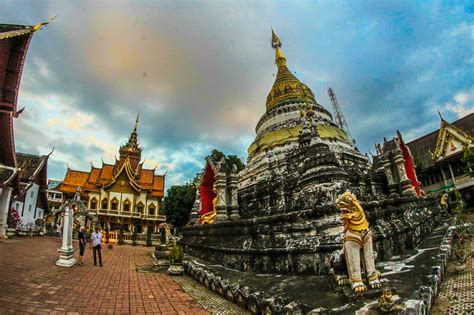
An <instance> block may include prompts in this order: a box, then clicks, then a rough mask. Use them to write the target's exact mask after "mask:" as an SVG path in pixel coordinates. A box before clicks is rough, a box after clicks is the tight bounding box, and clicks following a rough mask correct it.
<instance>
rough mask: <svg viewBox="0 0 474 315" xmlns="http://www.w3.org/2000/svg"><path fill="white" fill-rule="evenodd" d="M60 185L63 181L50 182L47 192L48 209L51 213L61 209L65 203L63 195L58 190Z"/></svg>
mask: <svg viewBox="0 0 474 315" xmlns="http://www.w3.org/2000/svg"><path fill="white" fill-rule="evenodd" d="M60 184H61V181H59V180H55V179H49V180H48V189H47V190H46V192H47V194H48V207H49V210H50V211H51V212H52V211H54V210H56V209H59V208H60V207H61V205H62V203H63V193H62V192H60V191H59V190H58V187H59V185H60Z"/></svg>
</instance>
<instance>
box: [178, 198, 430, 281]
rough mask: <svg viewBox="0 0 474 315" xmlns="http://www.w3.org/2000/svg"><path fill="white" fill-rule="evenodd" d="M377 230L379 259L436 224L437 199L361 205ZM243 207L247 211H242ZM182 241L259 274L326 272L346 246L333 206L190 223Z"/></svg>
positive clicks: (211, 258) (213, 259)
mask: <svg viewBox="0 0 474 315" xmlns="http://www.w3.org/2000/svg"><path fill="white" fill-rule="evenodd" d="M362 205H363V207H364V209H365V210H366V214H367V217H368V218H369V221H370V223H371V228H372V230H373V231H374V233H375V236H374V241H375V248H376V251H377V252H378V254H379V259H387V258H389V257H390V256H392V255H397V254H399V253H401V251H402V250H404V249H410V248H413V247H414V246H416V244H417V242H419V241H420V240H422V239H423V237H424V236H425V235H426V234H427V233H429V232H430V231H431V230H432V229H433V227H434V226H435V225H436V222H437V217H438V212H439V209H438V206H437V201H436V200H434V199H421V198H417V197H402V198H396V199H388V200H385V201H381V202H372V203H368V204H362ZM244 211H245V209H244ZM182 244H183V245H184V248H185V251H186V253H187V254H189V255H191V256H195V257H198V258H202V259H204V260H206V261H208V262H210V263H214V264H220V265H224V266H227V267H230V268H233V269H237V270H241V271H249V272H257V273H297V274H327V273H328V271H329V257H330V255H331V253H332V252H333V251H335V250H339V249H341V248H342V224H341V222H340V221H339V213H338V210H337V209H336V207H335V206H332V205H326V206H318V207H314V208H312V209H310V210H301V211H293V212H289V213H284V214H276V215H270V216H262V217H257V218H252V219H241V220H236V221H229V222H223V223H218V224H213V225H198V226H189V227H186V228H185V229H184V231H183V239H182Z"/></svg>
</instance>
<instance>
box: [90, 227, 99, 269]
mask: <svg viewBox="0 0 474 315" xmlns="http://www.w3.org/2000/svg"><path fill="white" fill-rule="evenodd" d="M91 241H92V242H91V248H92V253H93V254H94V266H97V258H96V253H97V254H98V255H99V265H100V266H101V267H102V247H101V243H102V233H100V228H99V227H98V226H96V227H95V231H94V232H92V235H91Z"/></svg>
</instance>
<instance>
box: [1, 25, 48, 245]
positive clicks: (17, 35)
mask: <svg viewBox="0 0 474 315" xmlns="http://www.w3.org/2000/svg"><path fill="white" fill-rule="evenodd" d="M47 23H48V22H47ZM47 23H42V24H37V25H35V26H29V25H11V24H0V238H4V237H5V229H6V227H7V226H6V224H7V216H8V210H9V206H10V203H11V200H10V199H11V197H12V195H16V194H18V193H20V178H19V176H18V173H19V172H18V171H19V170H18V163H17V161H16V156H15V140H14V134H13V118H18V116H19V114H21V112H22V111H23V110H20V111H17V100H18V92H19V89H20V82H21V74H22V71H23V66H24V64H25V59H26V54H27V52H28V46H29V44H30V41H31V38H32V37H33V33H34V32H35V31H37V30H39V29H40V28H41V26H42V25H45V24H47Z"/></svg>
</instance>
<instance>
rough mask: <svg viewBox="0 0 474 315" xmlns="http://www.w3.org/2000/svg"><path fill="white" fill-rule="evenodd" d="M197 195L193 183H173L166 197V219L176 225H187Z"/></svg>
mask: <svg viewBox="0 0 474 315" xmlns="http://www.w3.org/2000/svg"><path fill="white" fill-rule="evenodd" d="M195 197H196V188H195V187H194V185H192V184H189V183H188V184H185V185H173V186H171V187H170V188H169V189H168V192H167V196H166V198H165V209H164V211H165V214H166V221H167V222H168V223H169V224H171V225H173V226H175V227H182V226H185V225H186V224H187V223H188V221H189V214H190V213H191V209H192V207H193V204H194V198H195Z"/></svg>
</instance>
